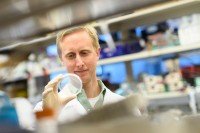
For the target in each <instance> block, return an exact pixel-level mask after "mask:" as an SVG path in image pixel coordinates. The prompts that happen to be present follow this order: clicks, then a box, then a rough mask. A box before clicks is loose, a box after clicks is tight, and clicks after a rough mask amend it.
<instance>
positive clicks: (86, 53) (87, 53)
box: [80, 50, 90, 56]
mask: <svg viewBox="0 0 200 133" xmlns="http://www.w3.org/2000/svg"><path fill="white" fill-rule="evenodd" d="M89 53H90V51H88V50H83V51H81V52H80V54H81V56H87V55H89Z"/></svg>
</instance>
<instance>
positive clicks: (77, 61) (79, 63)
mask: <svg viewBox="0 0 200 133" xmlns="http://www.w3.org/2000/svg"><path fill="white" fill-rule="evenodd" d="M83 65H84V63H83V60H82V58H81V57H80V56H77V57H76V66H77V67H79V68H80V67H83Z"/></svg>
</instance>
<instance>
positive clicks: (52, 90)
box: [42, 75, 76, 111]
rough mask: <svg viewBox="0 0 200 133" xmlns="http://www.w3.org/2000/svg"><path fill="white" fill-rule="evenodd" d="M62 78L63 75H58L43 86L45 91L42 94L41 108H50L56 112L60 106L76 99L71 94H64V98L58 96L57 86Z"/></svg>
mask: <svg viewBox="0 0 200 133" xmlns="http://www.w3.org/2000/svg"><path fill="white" fill-rule="evenodd" d="M62 78H63V75H58V76H57V77H56V78H54V79H52V80H51V81H50V82H49V83H48V84H47V85H46V86H45V90H44V92H43V93H42V98H43V99H42V101H43V108H51V109H54V110H56V111H58V110H59V109H60V108H61V107H62V106H64V105H65V104H67V103H68V102H69V101H71V100H72V99H74V98H75V97H76V95H73V94H70V95H69V94H66V97H61V96H59V94H58V87H57V86H58V83H59V82H60V81H61V79H62Z"/></svg>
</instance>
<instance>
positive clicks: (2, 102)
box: [0, 91, 19, 126]
mask: <svg viewBox="0 0 200 133" xmlns="http://www.w3.org/2000/svg"><path fill="white" fill-rule="evenodd" d="M0 125H5V126H19V121H18V116H17V112H16V110H15V108H14V106H13V105H12V104H11V102H10V99H9V98H8V96H7V95H6V94H5V93H4V92H2V91H0Z"/></svg>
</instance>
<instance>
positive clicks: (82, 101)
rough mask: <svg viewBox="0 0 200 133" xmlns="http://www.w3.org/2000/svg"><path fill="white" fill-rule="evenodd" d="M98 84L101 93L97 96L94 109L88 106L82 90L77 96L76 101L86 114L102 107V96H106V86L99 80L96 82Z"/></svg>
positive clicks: (88, 103)
mask: <svg viewBox="0 0 200 133" xmlns="http://www.w3.org/2000/svg"><path fill="white" fill-rule="evenodd" d="M98 84H99V86H100V88H101V92H100V94H99V96H98V100H97V102H96V103H95V105H94V107H92V105H91V104H90V102H89V100H88V98H87V95H86V93H85V91H84V89H82V90H81V92H80V93H79V94H78V95H77V99H78V101H79V102H80V104H81V105H82V106H83V107H84V109H85V110H86V111H87V112H88V111H91V110H93V109H94V108H98V107H101V106H102V105H103V101H104V96H105V94H106V86H105V85H104V84H103V82H102V81H101V80H98Z"/></svg>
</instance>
